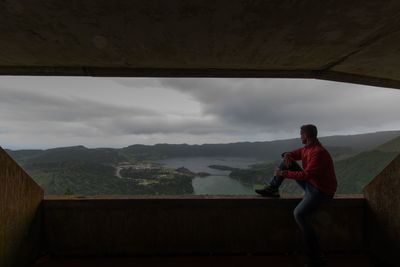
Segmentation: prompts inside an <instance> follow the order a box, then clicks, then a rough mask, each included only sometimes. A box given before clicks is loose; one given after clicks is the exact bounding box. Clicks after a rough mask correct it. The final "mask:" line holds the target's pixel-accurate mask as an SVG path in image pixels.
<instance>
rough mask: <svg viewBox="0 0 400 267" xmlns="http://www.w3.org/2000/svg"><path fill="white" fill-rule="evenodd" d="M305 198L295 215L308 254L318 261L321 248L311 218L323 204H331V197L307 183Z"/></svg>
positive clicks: (297, 207) (295, 210) (296, 209)
mask: <svg viewBox="0 0 400 267" xmlns="http://www.w3.org/2000/svg"><path fill="white" fill-rule="evenodd" d="M305 188H306V190H305V195H304V198H303V199H302V200H301V201H300V203H299V204H298V205H297V206H296V208H295V209H294V212H293V215H294V218H295V220H296V222H297V224H298V225H299V227H300V230H301V232H302V233H303V235H304V239H305V243H306V248H307V254H308V256H309V257H310V258H312V259H318V258H319V257H320V256H321V248H320V244H319V239H318V236H317V234H316V232H315V230H314V228H313V227H312V225H311V222H310V217H311V215H312V214H313V213H314V212H315V211H316V210H317V208H318V207H319V206H320V205H321V204H322V203H326V202H329V201H330V200H331V197H329V196H327V195H325V194H324V193H322V192H321V191H319V190H318V189H317V188H315V187H314V186H312V185H311V184H310V183H309V182H306V186H305Z"/></svg>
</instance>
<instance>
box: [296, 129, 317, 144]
mask: <svg viewBox="0 0 400 267" xmlns="http://www.w3.org/2000/svg"><path fill="white" fill-rule="evenodd" d="M317 134H318V130H317V127H316V126H315V125H313V124H305V125H303V126H301V127H300V138H301V142H302V143H303V144H307V143H311V142H314V141H315V140H317Z"/></svg>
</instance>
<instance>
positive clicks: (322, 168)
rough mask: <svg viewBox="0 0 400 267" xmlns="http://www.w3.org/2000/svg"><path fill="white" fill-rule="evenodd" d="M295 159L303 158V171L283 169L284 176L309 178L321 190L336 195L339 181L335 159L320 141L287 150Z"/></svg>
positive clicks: (298, 178) (297, 178)
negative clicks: (334, 163) (334, 164)
mask: <svg viewBox="0 0 400 267" xmlns="http://www.w3.org/2000/svg"><path fill="white" fill-rule="evenodd" d="M287 153H288V154H289V156H290V157H292V158H293V159H294V160H296V161H297V160H301V161H302V163H303V171H283V172H282V176H283V177H285V178H290V179H295V180H307V181H308V182H310V183H311V184H312V185H313V186H315V187H316V188H318V189H319V190H320V191H322V192H324V193H326V194H328V195H334V194H335V192H336V189H337V181H336V175H335V169H334V166H333V160H332V158H331V155H330V154H329V152H328V151H327V150H326V149H325V148H324V147H323V146H322V145H321V143H320V142H319V141H317V142H316V143H314V144H310V145H306V146H304V147H302V148H299V149H296V150H294V151H291V152H287Z"/></svg>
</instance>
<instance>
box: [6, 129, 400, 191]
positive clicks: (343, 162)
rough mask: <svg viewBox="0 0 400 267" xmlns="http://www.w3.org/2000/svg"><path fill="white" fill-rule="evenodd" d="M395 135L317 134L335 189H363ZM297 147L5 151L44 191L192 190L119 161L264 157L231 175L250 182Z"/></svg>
mask: <svg viewBox="0 0 400 267" xmlns="http://www.w3.org/2000/svg"><path fill="white" fill-rule="evenodd" d="M399 135H400V131H391V132H378V133H370V134H362V135H350V136H330V137H322V138H320V141H321V142H322V143H323V144H324V145H325V146H326V147H327V149H328V150H329V151H330V152H331V154H332V155H333V157H334V159H335V169H336V173H337V176H338V181H339V188H338V192H339V193H359V192H361V189H362V187H363V186H364V185H365V184H366V183H368V181H370V180H371V179H372V178H373V177H374V176H376V175H377V174H378V173H379V172H380V171H381V170H382V169H383V168H384V167H385V166H386V165H387V164H388V163H389V162H390V161H391V160H392V159H393V158H394V157H395V156H396V155H397V154H398V153H399V152H400V137H398V136H399ZM395 137H397V138H395ZM301 146H302V144H301V142H300V139H299V138H296V139H288V140H278V141H271V142H241V143H232V144H205V145H187V144H180V145H173V144H158V145H154V146H147V145H132V146H129V147H125V148H121V149H115V148H95V149H89V148H86V147H84V146H73V147H62V148H53V149H47V150H17V151H13V150H7V152H8V153H9V154H10V155H11V156H12V157H13V158H14V159H15V160H16V161H17V162H18V163H19V164H20V165H22V166H23V168H24V169H25V170H26V171H27V172H28V173H29V174H30V175H31V176H32V177H33V178H34V179H35V180H36V181H37V182H38V183H39V184H40V185H41V186H42V187H43V188H44V189H45V193H46V194H71V193H74V194H191V193H193V188H192V185H191V180H190V179H189V178H188V177H186V176H182V175H176V172H175V174H173V173H174V172H173V171H172V170H162V171H160V175H159V176H158V177H160V179H148V180H143V179H130V178H124V177H118V175H117V170H118V168H120V166H121V164H122V165H123V164H136V163H142V162H151V161H153V160H158V159H165V158H175V157H179V158H187V157H242V158H246V157H248V158H258V159H262V160H263V161H264V162H265V164H261V165H257V166H254V167H253V168H251V169H248V170H235V171H233V172H232V173H231V177H232V178H233V179H238V180H240V181H241V182H242V183H243V184H247V185H249V186H253V185H254V184H261V183H262V180H263V179H265V178H266V177H269V176H270V175H271V174H272V172H273V169H274V168H275V163H274V161H276V160H279V158H280V154H281V152H283V151H289V150H292V149H294V148H298V147H301ZM128 173H129V172H128ZM131 173H132V172H131ZM165 173H167V174H165ZM283 190H284V191H286V192H289V193H293V192H299V190H298V187H296V185H295V184H294V183H293V181H291V182H288V183H285V185H284V186H283Z"/></svg>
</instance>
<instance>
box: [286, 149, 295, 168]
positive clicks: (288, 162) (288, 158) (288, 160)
mask: <svg viewBox="0 0 400 267" xmlns="http://www.w3.org/2000/svg"><path fill="white" fill-rule="evenodd" d="M293 160H294V159H293V158H292V157H290V156H289V154H288V153H285V154H284V155H283V162H284V163H285V166H286V168H289V167H290V165H291V163H292V161H293Z"/></svg>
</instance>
